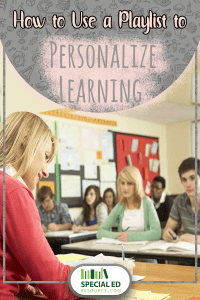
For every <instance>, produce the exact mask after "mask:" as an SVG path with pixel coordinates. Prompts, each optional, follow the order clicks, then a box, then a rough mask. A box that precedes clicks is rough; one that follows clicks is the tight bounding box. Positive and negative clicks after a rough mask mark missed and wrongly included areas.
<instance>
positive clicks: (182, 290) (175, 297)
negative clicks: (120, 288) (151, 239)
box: [131, 262, 200, 300]
mask: <svg viewBox="0 0 200 300" xmlns="http://www.w3.org/2000/svg"><path fill="white" fill-rule="evenodd" d="M135 265H136V266H135V269H134V274H135V275H140V276H146V277H145V278H144V279H143V280H142V281H157V282H158V281H159V282H160V281H167V282H168V283H133V284H132V286H131V288H134V289H135V290H141V291H151V292H152V293H159V294H168V293H169V294H170V296H171V298H170V300H187V299H189V298H190V297H192V296H198V297H200V278H199V277H200V268H198V282H197V283H169V281H195V267H190V266H180V265H169V264H165V265H160V264H149V263H143V262H135ZM142 281H141V282H142Z"/></svg>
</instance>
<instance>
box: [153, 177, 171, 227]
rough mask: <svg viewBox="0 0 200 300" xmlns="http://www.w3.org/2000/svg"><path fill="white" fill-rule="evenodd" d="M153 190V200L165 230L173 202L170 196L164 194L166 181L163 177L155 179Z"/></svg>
mask: <svg viewBox="0 0 200 300" xmlns="http://www.w3.org/2000/svg"><path fill="white" fill-rule="evenodd" d="M151 190H152V194H151V198H152V200H153V203H154V206H155V209H156V211H157V214H158V218H159V220H160V223H161V227H162V228H164V227H165V225H166V222H167V220H168V217H169V213H170V210H171V207H172V204H173V201H172V200H171V199H170V198H169V197H168V196H166V194H165V192H164V190H165V179H164V178H163V177H161V176H156V177H155V178H154V179H153V182H152V186H151Z"/></svg>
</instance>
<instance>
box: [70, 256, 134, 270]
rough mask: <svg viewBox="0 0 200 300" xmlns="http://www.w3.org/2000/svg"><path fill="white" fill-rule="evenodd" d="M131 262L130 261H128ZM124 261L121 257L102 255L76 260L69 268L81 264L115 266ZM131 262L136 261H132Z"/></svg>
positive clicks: (71, 262)
mask: <svg viewBox="0 0 200 300" xmlns="http://www.w3.org/2000/svg"><path fill="white" fill-rule="evenodd" d="M127 260H129V259H127ZM118 261H122V258H121V257H115V256H104V255H103V254H102V253H100V254H98V255H96V256H94V257H88V258H87V257H86V259H85V260H84V261H81V260H76V261H75V260H74V261H70V262H69V263H68V265H69V266H71V267H75V266H78V265H80V264H114V263H115V262H118ZM131 261H134V260H132V259H131Z"/></svg>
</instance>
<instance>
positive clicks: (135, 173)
mask: <svg viewBox="0 0 200 300" xmlns="http://www.w3.org/2000/svg"><path fill="white" fill-rule="evenodd" d="M122 180H126V181H128V182H132V183H133V184H134V196H133V203H134V205H135V207H136V208H140V206H141V201H142V198H143V195H144V192H143V181H142V176H141V174H140V171H139V169H138V168H136V167H131V166H128V167H125V168H124V169H123V170H122V171H121V172H120V173H119V176H118V178H117V191H118V197H119V201H121V202H122V203H124V206H125V207H126V208H127V205H128V203H127V199H126V198H124V197H123V196H122V192H121V185H120V183H121V181H122Z"/></svg>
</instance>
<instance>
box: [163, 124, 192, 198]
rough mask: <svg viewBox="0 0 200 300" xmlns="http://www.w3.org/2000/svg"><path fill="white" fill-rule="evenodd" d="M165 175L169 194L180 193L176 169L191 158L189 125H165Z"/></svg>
mask: <svg viewBox="0 0 200 300" xmlns="http://www.w3.org/2000/svg"><path fill="white" fill-rule="evenodd" d="M166 146H167V157H166V160H167V173H168V187H169V189H168V192H169V194H177V193H182V192H183V191H184V190H183V187H182V184H181V182H180V180H179V175H178V167H179V165H180V164H181V162H182V161H183V160H184V159H186V158H188V157H190V156H191V123H190V122H182V123H174V124H168V125H166Z"/></svg>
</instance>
